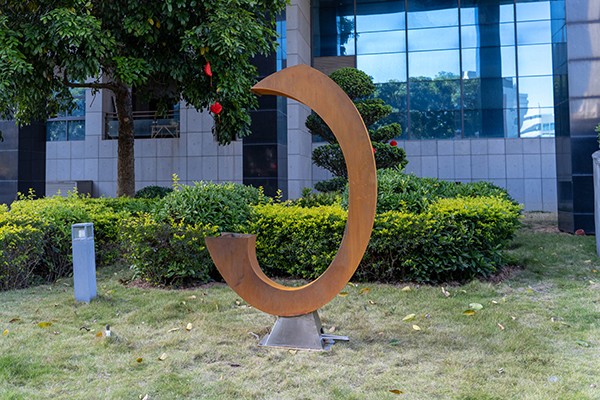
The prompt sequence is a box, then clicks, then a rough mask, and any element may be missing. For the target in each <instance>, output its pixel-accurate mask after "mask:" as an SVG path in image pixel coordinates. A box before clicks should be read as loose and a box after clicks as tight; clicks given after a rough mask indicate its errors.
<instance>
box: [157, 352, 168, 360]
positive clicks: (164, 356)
mask: <svg viewBox="0 0 600 400" xmlns="http://www.w3.org/2000/svg"><path fill="white" fill-rule="evenodd" d="M166 359H167V353H162V354H161V355H160V357H158V360H159V361H165V360H166Z"/></svg>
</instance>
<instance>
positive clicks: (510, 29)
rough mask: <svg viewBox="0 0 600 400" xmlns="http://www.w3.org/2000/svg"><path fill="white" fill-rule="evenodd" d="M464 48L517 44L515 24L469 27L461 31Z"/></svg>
mask: <svg viewBox="0 0 600 400" xmlns="http://www.w3.org/2000/svg"><path fill="white" fill-rule="evenodd" d="M460 34H461V39H462V47H463V49H464V48H470V47H473V48H475V47H497V46H511V45H514V44H515V28H514V25H513V24H500V25H467V26H464V25H463V26H462V27H461V29H460Z"/></svg>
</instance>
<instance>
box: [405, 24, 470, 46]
mask: <svg viewBox="0 0 600 400" xmlns="http://www.w3.org/2000/svg"><path fill="white" fill-rule="evenodd" d="M458 48H459V40H458V27H449V28H429V29H412V30H409V31H408V50H409V51H420V50H447V49H458Z"/></svg>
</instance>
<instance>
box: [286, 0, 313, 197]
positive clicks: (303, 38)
mask: <svg viewBox="0 0 600 400" xmlns="http://www.w3.org/2000/svg"><path fill="white" fill-rule="evenodd" d="M286 16H287V18H286V24H287V32H286V34H287V65H288V66H289V67H291V66H293V65H298V64H307V65H310V61H311V50H310V49H311V46H310V42H311V40H310V1H309V0H292V1H291V2H290V4H289V5H288V6H287V9H286ZM287 111H288V138H287V143H288V196H289V197H290V198H296V197H300V195H301V194H302V189H303V188H305V187H311V186H312V161H311V152H312V136H311V135H310V133H308V130H307V129H306V127H305V126H304V122H305V121H306V118H307V117H308V116H309V115H310V109H309V108H308V107H306V106H304V105H302V104H300V103H298V102H296V101H294V100H288V108H287Z"/></svg>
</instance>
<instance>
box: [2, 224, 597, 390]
mask: <svg viewBox="0 0 600 400" xmlns="http://www.w3.org/2000/svg"><path fill="white" fill-rule="evenodd" d="M553 217H554V218H555V216H553V215H552V214H530V215H528V216H527V217H526V221H525V227H524V228H523V229H522V230H521V231H520V232H519V234H518V235H517V238H516V239H515V241H514V243H513V245H512V247H511V249H510V257H511V258H512V259H513V262H514V263H515V264H516V265H521V266H524V269H522V270H516V271H514V272H513V273H512V275H510V276H509V277H508V278H507V279H506V280H504V281H502V282H501V283H495V282H480V281H474V282H470V283H467V284H464V285H460V286H456V285H454V286H453V285H450V286H448V285H444V286H443V287H444V289H443V290H442V286H417V285H414V284H406V285H399V286H393V285H381V284H359V285H348V287H347V289H345V291H346V292H347V295H345V296H338V297H337V298H336V299H334V300H333V301H332V302H331V303H330V304H328V305H327V306H326V307H324V308H323V309H322V310H320V315H321V319H322V321H323V324H324V326H325V329H328V330H332V331H334V332H335V333H336V334H340V335H348V336H349V337H350V339H351V340H350V342H347V343H343V342H342V343H338V344H336V345H335V346H334V347H333V349H332V351H330V352H322V353H318V352H303V351H288V350H278V349H266V348H259V347H258V346H257V339H256V335H259V336H262V335H264V334H265V333H266V332H268V330H269V329H270V327H271V326H272V324H273V322H274V317H272V316H270V315H266V314H264V313H261V312H259V311H257V310H255V309H253V308H251V307H248V306H247V305H246V304H245V303H244V302H243V301H241V300H240V299H239V298H238V297H237V296H236V294H235V293H234V292H233V291H231V290H230V289H228V288H227V287H226V286H224V285H222V284H215V285H213V286H208V287H202V288H197V289H193V290H179V291H177V290H161V289H147V288H138V287H127V286H125V285H123V284H122V283H120V280H122V279H127V278H128V277H129V272H128V271H126V270H125V271H123V270H117V269H104V270H101V271H100V274H99V282H98V291H99V298H98V299H96V300H94V301H92V303H91V304H89V305H86V304H76V303H75V302H74V300H73V289H72V283H71V281H70V280H68V279H67V280H62V281H59V282H57V283H56V284H54V285H46V286H39V287H35V288H31V289H27V290H21V291H11V292H4V293H0V304H1V305H0V331H4V333H5V334H3V335H1V336H0V399H37V398H40V399H42V398H43V399H49V398H51V399H140V398H143V397H144V396H146V395H148V397H147V399H148V400H150V399H177V398H180V399H195V398H207V399H244V398H247V399H263V398H264V399H600V272H597V271H599V270H600V259H598V258H597V257H596V255H595V242H594V237H582V236H572V235H567V234H562V233H558V232H556V231H555V229H552V227H553V226H555V225H556V223H555V221H554V220H553ZM407 286H408V288H409V289H410V290H407V289H406V287H407ZM366 288H369V290H366ZM403 288H404V290H402V289H403ZM444 291H447V293H446V294H444ZM448 294H449V296H446V295H448ZM472 303H478V304H481V305H482V306H483V308H482V309H480V310H478V311H476V313H475V314H474V315H465V314H464V312H465V311H466V310H468V309H469V308H473V307H475V308H478V307H477V306H476V305H475V306H473V305H472V306H469V305H470V304H472ZM409 314H415V318H414V319H413V320H410V321H403V318H405V317H406V316H407V315H409ZM11 321H12V322H11ZM40 322H50V323H51V324H52V325H50V326H45V325H49V324H41V325H42V326H45V327H40V326H39V325H38V324H39V323H40ZM190 323H191V330H187V329H186V327H187V326H188V324H190ZM106 324H110V325H111V327H112V332H113V335H112V336H111V337H110V338H106V337H97V333H98V332H102V331H103V330H104V326H105V325H106ZM413 325H415V326H416V327H417V328H420V330H416V329H415V327H413ZM333 328H335V329H333ZM5 329H6V331H5ZM88 329H89V331H88ZM160 358H164V359H163V360H161V359H160Z"/></svg>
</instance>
